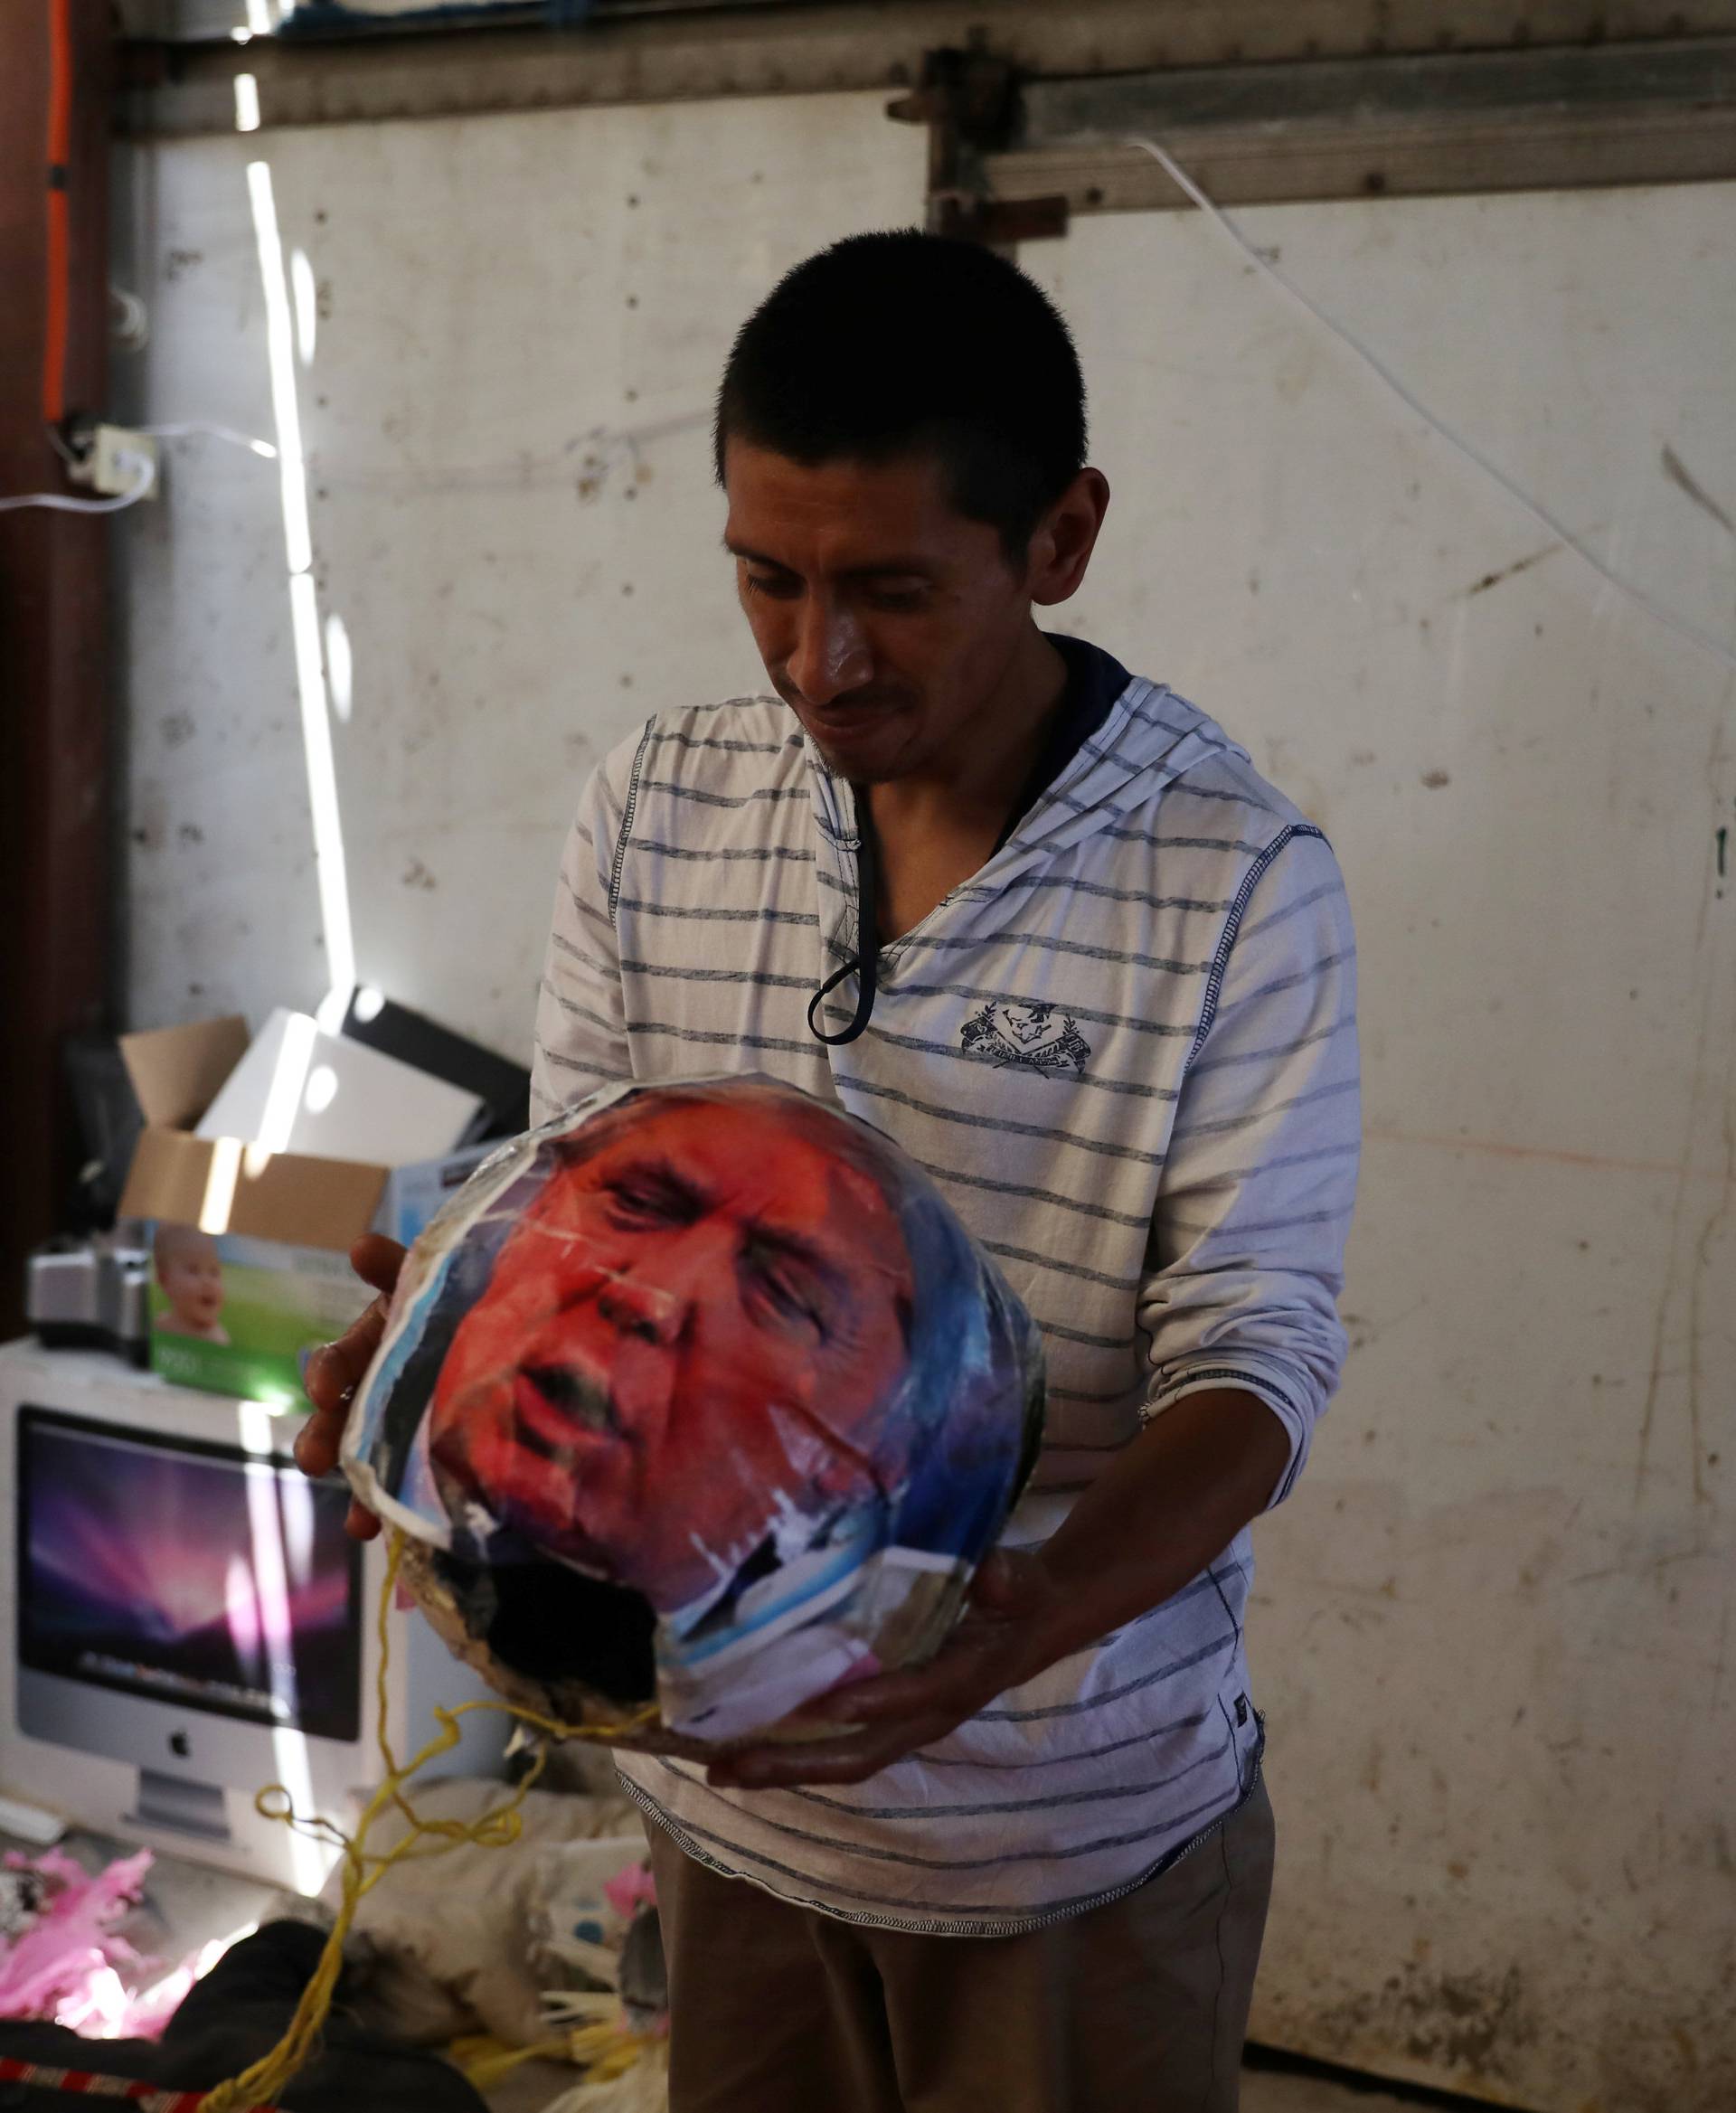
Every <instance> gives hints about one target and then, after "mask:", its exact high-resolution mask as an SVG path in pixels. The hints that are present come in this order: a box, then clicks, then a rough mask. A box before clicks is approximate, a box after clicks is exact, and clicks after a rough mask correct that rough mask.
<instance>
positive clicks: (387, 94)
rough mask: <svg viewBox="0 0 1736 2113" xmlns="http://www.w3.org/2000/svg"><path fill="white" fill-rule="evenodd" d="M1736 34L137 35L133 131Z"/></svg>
mask: <svg viewBox="0 0 1736 2113" xmlns="http://www.w3.org/2000/svg"><path fill="white" fill-rule="evenodd" d="M1727 34H1728V35H1736V0H1679V5H1666V4H1665V0H1439V4H1428V5H1425V4H1423V0H1064V4H1062V0H882V4H881V5H865V4H864V5H789V4H787V0H786V4H779V5H764V6H757V7H756V6H742V7H727V8H724V7H701V8H698V9H696V10H694V11H693V12H684V13H675V14H663V13H636V14H631V15H627V14H619V13H615V12H609V11H607V10H605V11H602V12H599V14H598V15H597V16H595V17H593V19H592V20H591V21H590V23H589V24H587V25H586V26H584V27H583V28H581V29H579V30H575V31H571V32H566V33H559V32H553V31H550V30H548V29H543V28H529V27H527V28H523V29H514V30H494V29H489V30H474V31H458V32H443V33H422V34H417V35H410V34H406V35H402V36H392V37H382V38H367V39H361V40H357V41H353V42H337V43H330V44H309V43H291V42H281V43H279V42H277V41H275V40H264V39H259V38H256V39H254V41H253V42H251V43H250V44H249V45H246V46H244V47H243V46H236V45H212V46H199V47H188V46H174V45H167V44H151V45H146V46H138V47H136V48H135V50H136V54H137V56H136V60H135V65H134V71H133V75H132V78H133V80H134V81H135V82H136V83H137V85H136V86H135V87H134V88H133V90H132V91H131V92H130V93H129V94H128V96H127V99H126V106H125V113H124V114H125V121H126V123H127V127H128V128H129V129H130V130H132V131H134V132H136V133H158V134H161V133H171V134H173V133H189V132H222V131H227V130H229V129H231V127H233V125H234V122H235V103H234V88H233V80H234V76H235V75H236V74H237V73H242V72H245V73H250V74H252V75H253V76H254V78H255V79H256V80H257V81H258V83H259V111H260V120H261V123H262V124H263V125H265V126H267V127H269V126H273V125H326V124H343V123H360V122H368V121H373V120H377V119H380V118H429V117H437V116H445V115H453V114H460V113H464V114H471V113H478V112H485V111H490V110H528V109H545V108H565V107H579V106H583V105H588V104H599V103H638V102H677V101H683V100H689V99H695V98H703V97H711V96H726V95H775V94H781V93H815V92H820V91H826V90H851V89H854V90H862V89H876V88H886V87H899V88H907V87H913V86H914V85H915V84H916V83H917V82H919V81H920V79H921V77H922V70H923V61H924V58H925V56H926V54H927V53H928V52H931V51H934V50H937V49H939V48H943V47H956V48H960V49H969V48H974V47H980V46H982V45H984V44H987V45H990V46H992V48H993V50H994V51H995V52H996V53H997V54H998V55H999V56H1001V57H1003V58H1005V59H1006V60H1008V61H1011V62H1012V64H1013V65H1014V67H1015V68H1016V69H1017V70H1018V71H1019V72H1020V73H1021V74H1022V75H1024V77H1025V78H1027V79H1037V78H1051V79H1066V78H1071V77H1075V76H1095V75H1100V74H1115V73H1137V72H1142V71H1156V70H1159V69H1162V70H1165V71H1168V70H1173V69H1182V68H1192V67H1231V66H1242V65H1251V64H1254V63H1260V64H1271V63H1278V62H1294V61H1313V60H1325V59H1333V58H1356V57H1361V56H1364V55H1367V54H1371V53H1373V54H1402V53H1411V54H1420V53H1424V52H1441V51H1447V50H1463V51H1473V50H1475V51H1496V50H1501V49H1507V48H1513V47H1526V48H1530V49H1543V48H1546V47H1547V48H1553V47H1558V46H1571V45H1578V44H1596V43H1600V42H1601V43H1610V44H1615V43H1628V42H1645V41H1647V40H1651V39H1680V38H1684V37H1715V36H1720V35H1727Z"/></svg>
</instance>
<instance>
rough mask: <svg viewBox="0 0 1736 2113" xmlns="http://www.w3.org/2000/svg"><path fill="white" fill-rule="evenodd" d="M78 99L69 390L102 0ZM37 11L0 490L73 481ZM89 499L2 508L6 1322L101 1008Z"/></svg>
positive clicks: (76, 8)
mask: <svg viewBox="0 0 1736 2113" xmlns="http://www.w3.org/2000/svg"><path fill="white" fill-rule="evenodd" d="M67 15H68V22H69V26H70V33H71V49H70V58H71V67H72V79H73V100H72V118H71V152H70V154H69V156H68V158H67V163H66V175H65V182H66V192H67V199H68V214H69V222H70V229H71V269H70V288H69V292H70V298H69V303H68V310H67V356H66V363H65V375H66V401H67V403H68V405H69V407H70V408H71V409H74V410H99V409H100V408H101V407H102V404H103V397H104V391H105V389H106V386H107V354H108V336H109V288H108V233H109V230H108V199H109V127H110V118H111V112H112V104H111V98H112V58H113V45H112V42H111V40H110V32H109V7H108V0H69V4H68V8H67ZM49 19H50V11H49V8H48V7H47V6H46V5H30V6H8V7H5V8H0V288H5V296H4V298H0V495H12V494H16V493H22V492H41V491H49V492H52V491H62V490H67V489H69V488H70V487H68V486H66V484H65V481H64V477H63V474H62V465H61V461H60V458H58V456H57V455H56V454H55V452H54V450H53V448H52V447H51V446H50V444H49V440H48V436H47V431H46V429H45V427H44V425H43V420H42V366H43V344H44V338H45V335H46V332H47V324H48V307H47V288H48V259H47V251H48V242H47V234H46V210H45V207H46V186H47V131H46V119H45V117H44V112H45V110H46V108H47V105H48V81H49ZM108 539H109V524H108V522H107V521H105V520H103V519H102V518H100V517H95V518H93V517H91V516H89V515H87V516H84V517H82V518H80V516H78V515H76V514H57V513H49V512H46V511H44V510H42V509H41V508H38V507H32V508H28V509H25V510H23V511H18V512H12V513H5V514H0V783H4V786H5V794H4V797H5V808H6V818H5V827H4V829H0V991H3V992H4V994H5V995H4V1020H5V1032H4V1033H0V1120H4V1124H5V1130H4V1136H3V1137H0V1330H4V1331H5V1332H8V1333H10V1332H12V1331H14V1330H15V1329H16V1327H17V1326H18V1325H19V1322H20V1319H21V1317H22V1312H23V1296H22V1295H23V1288H24V1287H23V1271H24V1254H25V1253H26V1251H27V1250H29V1249H30V1248H31V1247H32V1246H33V1245H34V1244H35V1243H36V1242H37V1241H38V1240H42V1239H43V1238H44V1237H45V1236H46V1235H47V1234H49V1233H50V1232H52V1231H55V1230H57V1229H58V1228H59V1227H60V1226H61V1225H62V1224H63V1223H64V1222H65V1221H64V1212H65V1208H66V1205H67V1202H68V1199H69V1197H70V1195H71V1187H72V1177H73V1175H74V1174H75V1172H76V1165H77V1161H76V1146H75V1137H74V1126H73V1120H72V1111H71V1098H70V1095H69V1092H68V1090H67V1086H66V1082H65V1078H64V1075H63V1071H62V1065H61V1052H62V1049H63V1047H64V1044H65V1041H66V1038H67V1037H68V1036H69V1035H70V1034H73V1033H80V1032H86V1031H89V1030H91V1029H95V1028H99V1027H101V1026H102V1025H103V1024H104V1023H106V1021H107V1018H108V1014H109V928H110V920H109V876H110V854H109V838H110V829H111V820H112V817H111V813H110V794H109V696H108V659H107V629H108V567H107V559H108Z"/></svg>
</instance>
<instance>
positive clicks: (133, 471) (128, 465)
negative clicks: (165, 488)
mask: <svg viewBox="0 0 1736 2113" xmlns="http://www.w3.org/2000/svg"><path fill="white" fill-rule="evenodd" d="M68 474H69V475H70V476H71V478H72V480H73V482H74V483H75V484H80V485H90V486H92V488H93V489H95V490H96V491H99V492H101V493H105V494H107V495H109V496H110V497H113V498H118V497H119V496H120V495H122V494H123V493H125V492H130V491H133V490H136V489H137V486H138V483H139V480H140V478H141V477H142V478H143V479H144V480H145V488H146V492H147V493H149V492H154V491H155V490H156V440H155V439H154V438H153V437H152V436H151V435H150V434H149V433H136V432H135V431H134V430H133V429H132V428H131V427H130V426H102V425H99V426H95V427H93V428H92V429H91V431H90V447H89V448H88V449H87V450H86V452H85V455H84V458H83V459H82V460H81V461H80V463H79V464H78V466H77V467H75V468H73V469H71V470H70V471H69V472H68Z"/></svg>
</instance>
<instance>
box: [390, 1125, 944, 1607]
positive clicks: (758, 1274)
mask: <svg viewBox="0 0 1736 2113" xmlns="http://www.w3.org/2000/svg"><path fill="white" fill-rule="evenodd" d="M599 1127H601V1130H602V1138H601V1141H600V1143H599V1144H596V1145H595V1146H587V1147H586V1149H585V1150H584V1153H583V1156H575V1157H573V1158H571V1159H570V1160H569V1161H568V1162H567V1163H566V1164H563V1165H560V1166H558V1167H557V1169H556V1171H555V1173H554V1174H552V1177H551V1178H550V1180H549V1182H548V1183H547V1184H546V1186H545V1187H544V1188H543V1190H542V1193H541V1194H540V1195H539V1196H538V1197H537V1198H536V1200H535V1201H534V1202H533V1203H532V1204H531V1205H530V1207H529V1208H528V1210H527V1211H526V1212H525V1213H524V1217H523V1218H522V1219H521V1221H520V1222H519V1224H518V1225H517V1227H516V1228H515V1230H514V1232H513V1233H512V1235H511V1237H510V1238H509V1239H508V1240H507V1241H506V1243H505V1246H504V1247H503V1248H502V1250H501V1251H500V1255H499V1257H498V1259H497V1260H496V1261H495V1268H494V1273H493V1276H492V1277H491V1278H490V1280H489V1284H488V1288H487V1289H486V1291H485V1292H484V1293H483V1295H482V1297H480V1298H479V1299H478V1300H477V1301H476V1304H475V1305H474V1306H472V1307H471V1308H470V1310H469V1312H468V1313H467V1315H466V1316H465V1318H464V1320H463V1321H462V1322H461V1323H460V1324H459V1325H458V1329H457V1331H456V1333H455V1334H454V1336H453V1339H452V1344H451V1347H450V1349H449V1350H448V1354H447V1357H446V1361H445V1363H444V1365H443V1367H442V1369H441V1373H440V1377H439V1384H438V1386H437V1387H436V1390H435V1392H434V1397H433V1401H432V1404H431V1406H430V1409H429V1426H428V1428H429V1448H430V1456H431V1458H432V1460H433V1463H434V1467H435V1469H436V1472H437V1474H438V1475H439V1477H440V1478H441V1479H442V1480H443V1481H444V1482H446V1483H447V1484H448V1485H449V1486H450V1485H455V1486H457V1488H458V1490H459V1491H461V1492H463V1493H464V1494H466V1495H470V1496H473V1497H475V1498H476V1499H477V1500H478V1501H479V1502H480V1503H482V1504H483V1505H484V1506H485V1507H486V1510H487V1511H488V1512H489V1513H490V1514H491V1515H492V1516H493V1517H494V1518H495V1519H496V1520H497V1521H499V1523H501V1524H503V1525H505V1526H510V1527H512V1528H514V1530H515V1531H517V1532H518V1533H521V1534H523V1535H524V1537H525V1538H526V1539H527V1540H530V1541H533V1542H536V1543H537V1544H539V1545H540V1546H542V1547H543V1548H545V1549H547V1550H548V1551H549V1552H552V1553H554V1554H557V1555H563V1556H566V1557H568V1558H569V1559H570V1560H571V1561H575V1562H578V1563H580V1565H582V1566H584V1567H587V1568H590V1569H594V1570H597V1571H601V1572H603V1573H604V1574H606V1575H608V1576H609V1577H612V1578H614V1579H615V1580H618V1582H620V1583H622V1584H627V1585H631V1586H634V1587H636V1588H637V1589H638V1590H640V1591H642V1592H644V1593H645V1595H646V1598H647V1599H650V1600H651V1601H652V1603H653V1605H654V1606H656V1608H658V1609H659V1610H660V1611H669V1610H672V1609H674V1608H678V1607H680V1606H682V1605H684V1604H685V1603H687V1602H689V1601H691V1600H693V1599H697V1598H698V1597H699V1596H700V1595H701V1594H702V1593H703V1592H704V1591H706V1590H707V1589H709V1588H711V1587H712V1586H713V1585H714V1584H716V1583H717V1582H719V1581H720V1580H722V1578H723V1577H724V1576H726V1575H728V1574H731V1573H732V1572H733V1571H735V1570H736V1569H737V1568H738V1567H739V1566H740V1565H741V1562H743V1561H745V1560H746V1558H747V1557H748V1556H749V1555H750V1553H751V1552H752V1551H753V1549H754V1548H755V1547H757V1546H758V1545H759V1544H760V1542H762V1541H763V1540H764V1539H765V1538H766V1535H767V1534H768V1533H769V1531H770V1530H771V1528H772V1525H773V1523H774V1522H775V1521H776V1520H777V1519H778V1517H779V1516H780V1515H785V1514H788V1510H789V1508H790V1506H791V1505H795V1506H796V1507H797V1508H798V1509H802V1510H805V1511H808V1512H810V1513H811V1511H812V1508H813V1506H814V1505H815V1503H816V1497H817V1499H818V1500H819V1501H821V1502H824V1503H826V1504H828V1505H829V1504H844V1503H849V1502H861V1501H865V1500H867V1499H868V1498H870V1497H872V1496H873V1495H875V1494H876V1493H877V1492H878V1491H879V1490H880V1489H881V1488H882V1486H883V1485H884V1483H885V1482H886V1481H887V1480H888V1479H889V1478H894V1479H895V1478H896V1476H897V1473H898V1471H899V1462H898V1461H897V1458H896V1457H895V1455H894V1456H893V1457H892V1458H891V1459H890V1460H889V1456H888V1446H889V1439H890V1438H891V1434H889V1432H888V1431H887V1430H886V1429H885V1428H884V1423H883V1420H881V1419H878V1418H877V1417H876V1415H875V1411H876V1410H877V1409H878V1408H879V1407H880V1405H881V1404H882V1403H883V1401H885V1400H886V1398H887V1397H888V1396H889V1395H890V1394H891V1392H892V1390H893V1388H894V1387H895V1386H896V1385H897V1383H898V1382H899V1380H900V1378H901V1375H902V1373H903V1372H904V1369H905V1363H906V1359H907V1332H908V1324H909V1314H910V1302H911V1297H912V1290H913V1286H912V1279H911V1271H910V1259H909V1257H908V1255H907V1253H906V1251H905V1248H904V1243H903V1240H902V1237H901V1232H900V1229H899V1222H898V1218H897V1214H896V1212H894V1211H893V1210H892V1206H891V1205H890V1204H889V1203H887V1201H886V1198H885V1197H884V1195H883V1194H882V1192H881V1189H880V1187H879V1185H878V1184H877V1183H875V1182H874V1181H873V1179H872V1178H870V1176H869V1175H868V1174H865V1173H863V1172H862V1171H860V1170H859V1169H858V1168H857V1167H856V1166H855V1165H853V1164H851V1162H850V1161H848V1160H847V1159H845V1158H844V1157H842V1156H839V1154H838V1153H837V1152H836V1151H835V1150H833V1149H831V1148H829V1147H828V1146H827V1144H826V1142H825V1141H824V1132H823V1131H822V1129H821V1128H820V1127H819V1126H818V1125H817V1124H812V1123H802V1122H797V1121H795V1120H793V1119H792V1118H791V1116H790V1113H789V1111H788V1107H787V1106H780V1105H779V1104H778V1102H776V1101H774V1100H772V1099H769V1098H768V1099H765V1100H763V1101H760V1102H757V1103H756V1102H755V1101H754V1100H753V1099H747V1098H743V1099H741V1100H739V1101H738V1102H737V1105H736V1106H735V1107H734V1108H731V1110H730V1111H729V1113H728V1114H727V1115H725V1114H723V1113H722V1111H721V1110H720V1109H719V1108H717V1107H716V1106H714V1105H712V1106H707V1105H704V1104H703V1103H699V1102H695V1101H692V1100H683V1099H680V1098H679V1097H677V1096H675V1095H666V1094H665V1095H659V1094H656V1093H648V1094H645V1095H642V1096H640V1097H639V1098H637V1099H635V1100H633V1101H631V1102H629V1103H627V1106H626V1107H625V1108H623V1110H622V1111H621V1113H620V1115H619V1116H618V1117H617V1118H613V1119H609V1120H607V1121H606V1122H605V1123H604V1124H603V1125H602V1126H599Z"/></svg>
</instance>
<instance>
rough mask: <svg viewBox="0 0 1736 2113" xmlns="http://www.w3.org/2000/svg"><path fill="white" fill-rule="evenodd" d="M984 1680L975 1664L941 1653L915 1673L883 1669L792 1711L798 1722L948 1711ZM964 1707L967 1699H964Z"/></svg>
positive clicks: (876, 1720)
mask: <svg viewBox="0 0 1736 2113" xmlns="http://www.w3.org/2000/svg"><path fill="white" fill-rule="evenodd" d="M979 1684H980V1673H979V1671H978V1668H977V1666H976V1665H960V1664H959V1663H958V1659H957V1658H948V1657H945V1656H943V1657H940V1658H937V1659H936V1660H935V1661H934V1662H933V1664H931V1665H921V1666H918V1667H917V1668H916V1669H915V1670H914V1671H912V1672H910V1673H882V1674H876V1675H875V1677H874V1678H873V1679H872V1680H853V1681H852V1682H851V1683H850V1684H849V1685H848V1686H846V1687H835V1688H833V1689H831V1690H830V1691H829V1692H828V1693H826V1694H823V1695H816V1697H815V1699H814V1700H813V1701H812V1702H811V1703H803V1705H802V1707H801V1708H800V1709H799V1710H794V1711H792V1712H790V1714H791V1715H792V1717H793V1718H794V1719H795V1721H796V1722H797V1723H809V1724H884V1723H888V1722H891V1721H892V1719H893V1718H909V1717H923V1716H927V1715H928V1714H929V1712H930V1711H931V1710H944V1709H945V1708H946V1707H947V1706H948V1703H952V1702H953V1701H955V1700H956V1699H958V1697H959V1694H960V1691H962V1690H964V1689H966V1688H967V1687H968V1688H969V1689H970V1691H971V1692H972V1693H974V1692H975V1689H976V1688H977V1686H978V1685H979ZM960 1706H961V1707H964V1706H965V1705H964V1703H962V1702H961V1703H960Z"/></svg>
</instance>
